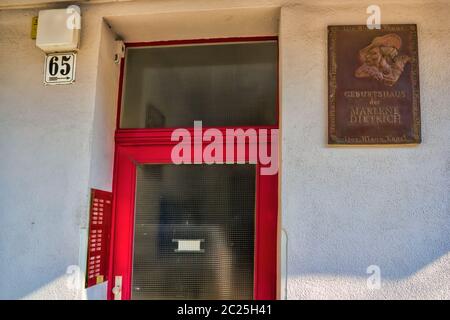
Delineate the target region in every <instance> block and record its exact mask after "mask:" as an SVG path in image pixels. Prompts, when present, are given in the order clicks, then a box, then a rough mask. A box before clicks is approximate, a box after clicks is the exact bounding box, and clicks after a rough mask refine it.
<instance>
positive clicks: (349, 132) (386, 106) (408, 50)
mask: <svg viewBox="0 0 450 320" xmlns="http://www.w3.org/2000/svg"><path fill="white" fill-rule="evenodd" d="M420 142H421V129H420V92H419V67H418V52H417V27H416V25H410V24H408V25H406V24H405V25H403V24H401V25H381V29H373V30H370V29H368V28H367V27H366V26H365V25H364V26H363V25H361V26H329V27H328V143H329V144H331V145H377V144H380V145H389V144H392V145H399V144H418V143H420Z"/></svg>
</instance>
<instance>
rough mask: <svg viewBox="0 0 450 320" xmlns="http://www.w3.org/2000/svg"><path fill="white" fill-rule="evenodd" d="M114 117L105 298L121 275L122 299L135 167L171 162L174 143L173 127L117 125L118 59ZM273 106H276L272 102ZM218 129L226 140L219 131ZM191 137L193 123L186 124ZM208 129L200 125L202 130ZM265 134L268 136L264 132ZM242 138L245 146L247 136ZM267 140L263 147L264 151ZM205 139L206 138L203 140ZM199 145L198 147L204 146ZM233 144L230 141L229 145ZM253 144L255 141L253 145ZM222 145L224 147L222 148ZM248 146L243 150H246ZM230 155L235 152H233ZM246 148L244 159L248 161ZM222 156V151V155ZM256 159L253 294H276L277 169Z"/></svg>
mask: <svg viewBox="0 0 450 320" xmlns="http://www.w3.org/2000/svg"><path fill="white" fill-rule="evenodd" d="M265 40H277V37H252V38H225V39H222V38H221V39H207V40H205V39H201V40H185V41H184V40H183V41H162V42H161V41H158V42H146V43H132V44H127V47H136V46H152V45H174V44H194V43H208V42H211V43H214V42H215V43H217V42H240V41H265ZM120 69H121V71H120V80H119V81H120V83H119V97H118V114H117V117H118V120H117V129H116V135H115V141H116V142H115V159H114V177H113V213H112V223H111V244H110V258H109V266H110V267H109V277H108V279H109V281H108V293H107V297H108V299H113V294H112V288H113V287H114V279H115V276H117V275H120V276H122V299H124V300H125V299H130V298H131V276H132V261H133V250H132V248H133V240H134V233H133V231H134V230H133V229H134V209H135V203H134V201H135V200H134V199H135V188H136V166H137V165H139V164H144V163H149V164H151V163H154V164H156V163H158V164H171V163H173V162H172V160H171V151H172V148H173V146H174V145H175V144H177V143H178V142H174V141H171V135H172V132H173V130H175V129H176V128H169V129H120V128H119V118H120V106H121V100H122V85H123V76H124V75H123V73H124V59H122V62H121V68H120ZM274 107H276V108H277V112H278V105H277V106H274ZM227 128H233V129H237V128H238V127H223V128H216V129H219V130H220V131H221V132H222V134H223V136H224V140H223V141H224V143H225V141H226V139H225V136H226V133H225V130H226V129H227ZM239 128H241V129H244V130H246V129H250V128H251V129H255V130H256V131H258V130H259V129H267V130H273V129H278V125H277V126H264V127H239ZM187 129H188V130H189V131H190V132H191V137H194V130H193V128H187ZM207 129H208V128H206V127H205V128H203V132H204V131H205V130H207ZM269 137H270V135H269ZM250 140H251V139H249V140H244V143H245V145H246V148H248V147H249V145H250V143H249V141H250ZM270 143H271V142H270V141H269V142H268V150H270ZM206 144H207V143H206ZM206 144H204V145H203V148H204V147H205V146H206ZM236 147H237V144H235V148H236ZM257 147H258V146H257ZM224 150H225V148H224ZM247 150H248V149H247ZM235 155H236V152H235ZM248 156H249V155H248V152H246V155H245V161H246V162H248V161H249V157H248ZM224 157H225V155H224ZM260 168H261V164H259V163H257V165H256V170H257V172H256V190H255V192H256V194H255V198H256V203H255V219H256V220H255V258H254V259H255V260H254V298H255V299H258V300H260V299H276V291H277V258H278V255H277V240H278V239H277V237H278V236H277V234H278V174H275V175H261V174H260Z"/></svg>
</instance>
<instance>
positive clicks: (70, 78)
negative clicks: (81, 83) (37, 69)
mask: <svg viewBox="0 0 450 320" xmlns="http://www.w3.org/2000/svg"><path fill="white" fill-rule="evenodd" d="M76 59H77V55H76V53H73V52H70V53H51V54H48V55H47V56H46V57H45V72H44V84H47V85H52V84H70V83H72V82H74V81H75V67H76Z"/></svg>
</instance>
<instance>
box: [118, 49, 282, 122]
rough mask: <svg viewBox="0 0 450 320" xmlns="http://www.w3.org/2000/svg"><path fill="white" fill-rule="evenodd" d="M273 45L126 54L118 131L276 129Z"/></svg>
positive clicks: (152, 50) (275, 78) (141, 50)
mask: <svg viewBox="0 0 450 320" xmlns="http://www.w3.org/2000/svg"><path fill="white" fill-rule="evenodd" d="M277 54H278V46H277V43H276V42H275V41H265V42H251V43H245V42H244V43H222V44H214V45H211V44H210V45H195V46H192V45H190V46H156V47H143V48H133V47H132V48H128V49H127V56H126V65H125V86H124V95H123V100H122V112H121V119H120V127H121V128H174V127H192V126H193V123H194V120H201V121H203V126H209V127H212V126H214V127H217V126H220V127H223V126H264V125H276V124H277V111H276V99H277V95H276V92H277Z"/></svg>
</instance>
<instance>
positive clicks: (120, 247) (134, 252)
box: [108, 37, 278, 299]
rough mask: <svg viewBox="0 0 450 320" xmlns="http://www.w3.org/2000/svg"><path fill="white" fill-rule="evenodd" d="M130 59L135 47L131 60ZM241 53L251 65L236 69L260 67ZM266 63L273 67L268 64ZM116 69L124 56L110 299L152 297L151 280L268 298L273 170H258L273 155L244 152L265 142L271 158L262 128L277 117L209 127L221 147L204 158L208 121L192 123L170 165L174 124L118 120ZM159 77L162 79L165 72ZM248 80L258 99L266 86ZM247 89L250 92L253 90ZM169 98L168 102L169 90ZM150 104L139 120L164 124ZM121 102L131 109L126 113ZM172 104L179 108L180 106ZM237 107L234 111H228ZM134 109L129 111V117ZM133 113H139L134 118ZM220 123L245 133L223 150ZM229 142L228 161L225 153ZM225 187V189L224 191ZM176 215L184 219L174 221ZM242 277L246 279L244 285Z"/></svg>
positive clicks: (167, 288) (273, 251)
mask: <svg viewBox="0 0 450 320" xmlns="http://www.w3.org/2000/svg"><path fill="white" fill-rule="evenodd" d="M267 40H276V38H273V37H261V38H245V39H236V38H233V39H228V40H226V39H216V40H209V41H210V42H218V43H222V42H227V41H229V42H232V43H235V42H239V41H244V42H246V43H247V42H252V41H257V42H258V41H267ZM203 42H205V40H194V41H183V42H182V43H179V44H183V45H185V44H189V43H203ZM207 42H208V41H207ZM167 44H169V43H167V42H161V43H160V42H157V43H143V44H131V45H129V47H133V48H134V47H137V46H152V45H155V46H160V45H161V46H164V45H167ZM170 44H175V45H176V44H178V43H170ZM233 50H234V49H233ZM243 52H244V51H239V52H235V53H238V55H237V56H239V57H241V55H242V57H245V54H244V53H243ZM152 54H153V55H152V56H151V57H152V59H154V58H157V57H158V55H157V53H152ZM191 54H192V57H193V58H192V59H193V61H194V62H195V64H198V63H202V61H201V59H200V60H195V59H197V58H196V52H191ZM163 56H164V59H165V60H167V59H169V56H170V52H166V53H165V54H164V55H163ZM138 58H139V57H138V56H137V58H136V59H138ZM141 58H142V57H141ZM147 58H148V57H147ZM147 58H146V59H147ZM175 59H176V57H175ZM246 59H248V60H249V61H250V63H249V69H243V70H244V71H243V73H242V74H244V75H246V72H247V71H251V70H254V69H255V68H261V59H263V60H264V59H266V57H265V56H264V55H262V56H260V57H259V58H258V59H260V60H259V64H255V65H253V64H252V62H251V59H252V56H251V55H247V58H246ZM147 60H148V59H147ZM156 67H158V66H156ZM152 68H153V67H152ZM270 68H273V66H271V67H270V66H269V69H270ZM124 69H126V68H124V61H122V67H121V80H120V88H119V99H118V100H119V107H118V123H117V128H118V129H117V131H116V149H115V165H114V182H113V216H112V222H111V225H112V229H111V247H110V260H109V263H110V268H109V281H108V299H114V298H116V299H141V298H147V297H154V296H155V295H154V293H155V290H156V289H158V288H159V290H160V293H159V295H158V296H157V298H167V299H178V298H189V299H192V298H194V299H195V298H199V299H205V298H206V299H208V298H211V297H212V298H214V299H216V298H217V299H221V298H225V299H229V298H238V299H240V298H249V297H250V298H254V299H275V298H276V288H277V239H278V237H277V233H278V218H277V212H278V174H277V171H275V172H271V173H270V174H264V172H263V170H262V169H263V168H265V167H268V166H271V165H272V164H267V161H266V160H267V157H266V158H264V157H263V158H261V157H259V156H257V157H254V156H250V154H252V152H251V150H253V151H255V152H256V154H257V155H260V149H261V148H262V147H266V151H267V150H269V152H268V153H271V156H272V158H273V157H274V153H278V150H277V148H275V149H271V147H272V145H273V144H276V145H278V136H277V134H275V135H272V136H271V135H270V132H272V133H273V132H276V133H277V132H278V130H277V128H278V125H277V123H278V121H277V120H276V121H275V123H276V124H275V125H270V126H251V127H249V126H245V127H242V126H241V127H238V126H232V127H230V126H229V127H218V128H214V130H215V132H216V134H217V133H219V134H221V135H222V140H221V142H220V141H216V140H214V142H216V146H222V148H221V150H222V151H221V152H222V153H220V155H219V156H218V157H217V153H215V156H216V163H214V164H206V162H205V161H204V159H203V157H202V154H203V153H204V152H205V151H206V149H207V148H208V146H209V143H208V142H205V143H201V145H200V147H199V141H201V140H202V137H203V136H204V133H205V131H206V130H208V128H203V129H201V133H200V134H199V133H198V132H195V130H194V128H187V129H183V130H185V132H188V133H189V134H190V135H191V137H192V140H191V141H190V142H189V145H190V146H191V147H192V153H191V154H190V161H188V162H191V164H174V159H173V155H172V153H173V150H174V148H175V147H176V146H177V145H178V141H172V140H173V139H172V134H173V132H174V130H177V129H176V128H159V129H158V128H151V129H150V128H146V129H133V125H134V124H131V125H130V126H131V127H130V126H125V128H131V129H120V128H119V127H120V125H119V122H120V121H119V119H120V118H121V116H120V114H121V112H124V111H123V110H121V101H122V82H124V83H126V80H123V78H124V72H125V71H124ZM169 69H170V68H169ZM188 69H189V68H188ZM188 69H186V70H188ZM147 70H148V69H147ZM164 70H167V68H166V69H164ZM217 70H220V69H214V70H212V71H211V73H206V75H207V76H208V77H209V76H211V75H213V74H215V72H217ZM261 70H265V71H264V72H266V71H267V70H268V69H267V67H264V66H263V67H262V69H261ZM269 71H270V70H269ZM272 71H273V69H272ZM171 72H172V71H171ZM185 72H188V71H185ZM232 74H235V70H233V71H232V72H231V73H228V74H227V75H226V77H229V76H230V75H232ZM147 76H148V74H147ZM138 78H139V77H138ZM138 78H137V79H138ZM139 79H140V78H139ZM157 79H158V80H159V79H164V77H162V78H161V77H159V78H157ZM179 79H182V77H180V78H179ZM130 81H131V82H132V83H134V84H133V86H134V85H135V82H133V81H132V80H130ZM252 81H253V82H255V81H256V82H258V81H259V79H257V77H255V78H253V79H251V78H248V79H247V78H246V79H244V80H243V82H242V83H243V85H244V86H247V87H250V88H251V87H252V86H251V84H252ZM264 81H266V80H264ZM276 82H277V81H275V82H270V81H268V82H267V83H263V85H264V86H265V85H267V84H268V85H270V86H273V85H275V87H276ZM254 87H256V88H259V90H260V91H259V98H257V99H256V100H257V101H265V100H264V99H261V97H262V95H264V89H261V88H263V87H261V86H254ZM216 89H217V88H216ZM216 89H215V90H216ZM126 90H129V93H128V94H129V95H130V96H132V97H133V95H135V94H138V93H139V92H138V91H133V90H134V88H133V87H129V88H128V89H126ZM126 90H125V91H126ZM275 90H277V89H275ZM185 92H187V94H190V92H191V91H189V90H185ZM246 96H247V97H248V98H249V99H253V97H252V95H251V94H247V95H246ZM171 98H172V100H174V99H175V100H174V101H176V97H175V98H173V97H171ZM131 100H132V101H134V100H133V99H131ZM256 100H255V101H256ZM274 100H276V99H274ZM200 102H201V101H200ZM133 103H135V102H133ZM258 103H260V102H258ZM269 109H270V106H269ZM149 110H150V111H148V112H147V113H145V116H146V117H148V118H149V119H150V120H149V122H148V123H146V126H147V125H149V126H156V127H158V125H155V124H160V123H164V120H165V119H164V117H161V116H160V113H159V110H156V111H155V109H154V108H153V107H150V109H149ZM129 111H130V109H128V111H127V112H129ZM179 111H181V112H185V110H184V109H179ZM267 111H268V112H269V115H270V110H268V109H267V110H266V112H265V113H264V112H259V114H258V112H257V109H255V110H254V111H252V112H250V113H248V114H247V119H249V120H250V121H252V119H253V118H252V117H253V116H255V117H256V116H261V114H267ZM272 111H273V112H274V114H272V115H271V116H272V118H273V119H276V118H277V114H278V110H277V105H276V103H274V105H273V110H272ZM238 112H239V111H233V113H234V114H236V113H238ZM174 114H175V116H174V118H175V119H176V121H177V122H176V123H180V124H181V123H182V122H183V119H182V118H179V117H178V116H177V115H176V114H177V113H176V112H175V113H174ZM187 116H189V115H188V114H187ZM133 117H134V116H133V115H131V118H133ZM122 118H123V117H122ZM134 119H138V118H137V117H134ZM152 121H154V122H152ZM176 127H180V125H176ZM227 129H233V130H235V129H238V130H241V131H240V132H241V134H245V135H246V136H245V137H244V138H243V139H240V140H239V139H236V140H235V142H234V144H233V145H232V147H231V149H230V146H229V145H226V141H228V139H227V138H228V137H230V133H229V132H227ZM246 130H249V131H246ZM244 131H245V132H247V133H244ZM263 131H265V132H266V133H267V132H269V134H268V141H267V142H266V141H265V139H261V137H260V135H259V133H260V132H263ZM249 132H250V134H248V133H249ZM238 135H239V134H238ZM252 135H254V136H253V137H252ZM233 138H235V137H233ZM197 139H200V140H197ZM208 141H211V139H209V140H208ZM196 147H197V148H196ZM242 147H243V149H241V150H245V152H243V153H239V152H238V149H239V148H242ZM219 149H220V148H219ZM274 150H275V151H274ZM209 151H210V150H209ZM231 151H234V155H233V156H232V161H230V158H227V156H228V154H231ZM215 152H217V151H215ZM183 154H184V152H183ZM196 154H197V155H198V154H200V158H201V159H200V161H199V158H198V157H197V158H196ZM253 155H254V154H253ZM276 156H277V155H276ZM217 158H219V161H217ZM185 159H186V158H185ZM230 162H232V163H233V164H230ZM194 163H195V164H194ZM208 163H209V162H208ZM225 163H227V164H225ZM224 190H226V192H223V191H224ZM155 212H156V214H155ZM198 212H202V213H203V215H202V216H201V217H199V216H198ZM241 212H242V214H244V213H245V216H242V217H241V218H239V214H240V213H241ZM208 213H210V214H208ZM155 215H156V216H157V219H156V220H155V219H154V218H155ZM196 215H197V216H196ZM177 217H182V218H181V220H180V219H178V218H177ZM211 217H215V218H211ZM219 218H220V219H222V220H220V219H219ZM177 219H178V220H177ZM183 219H184V220H183ZM211 219H212V220H211ZM214 219H216V220H214ZM217 219H218V220H217ZM219 220H220V221H219ZM155 221H156V222H155ZM224 221H225V222H224ZM246 228H247V229H246ZM191 231H193V232H192V233H191ZM250 255H251V256H250ZM211 256H213V258H211ZM242 256H245V257H246V258H243V257H242ZM214 257H215V258H214ZM208 259H209V260H208ZM211 259H212V260H211ZM211 261H212V262H211ZM211 266H212V267H211ZM249 268H251V270H249ZM236 270H237V271H236ZM183 275H184V276H183ZM249 278H250V280H251V281H250V280H249ZM208 279H209V280H211V279H212V280H211V281H209V280H208ZM230 283H235V284H236V285H237V286H241V287H239V288H238V289H239V290H235V291H236V292H240V291H242V292H247V295H243V296H240V295H233V294H230V292H231V291H233V290H232V289H233V288H231V289H230ZM249 285H251V287H250V289H249ZM119 287H120V289H119ZM231 287H232V285H231ZM148 288H150V289H151V290H154V291H152V292H151V294H149V289H148ZM155 288H156V289H155ZM186 288H187V289H189V293H187V294H186V295H185V296H184V295H183V292H184V291H183V290H185V289H186ZM113 289H114V292H115V294H113ZM230 290H231V291H230ZM249 291H250V292H249Z"/></svg>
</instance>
